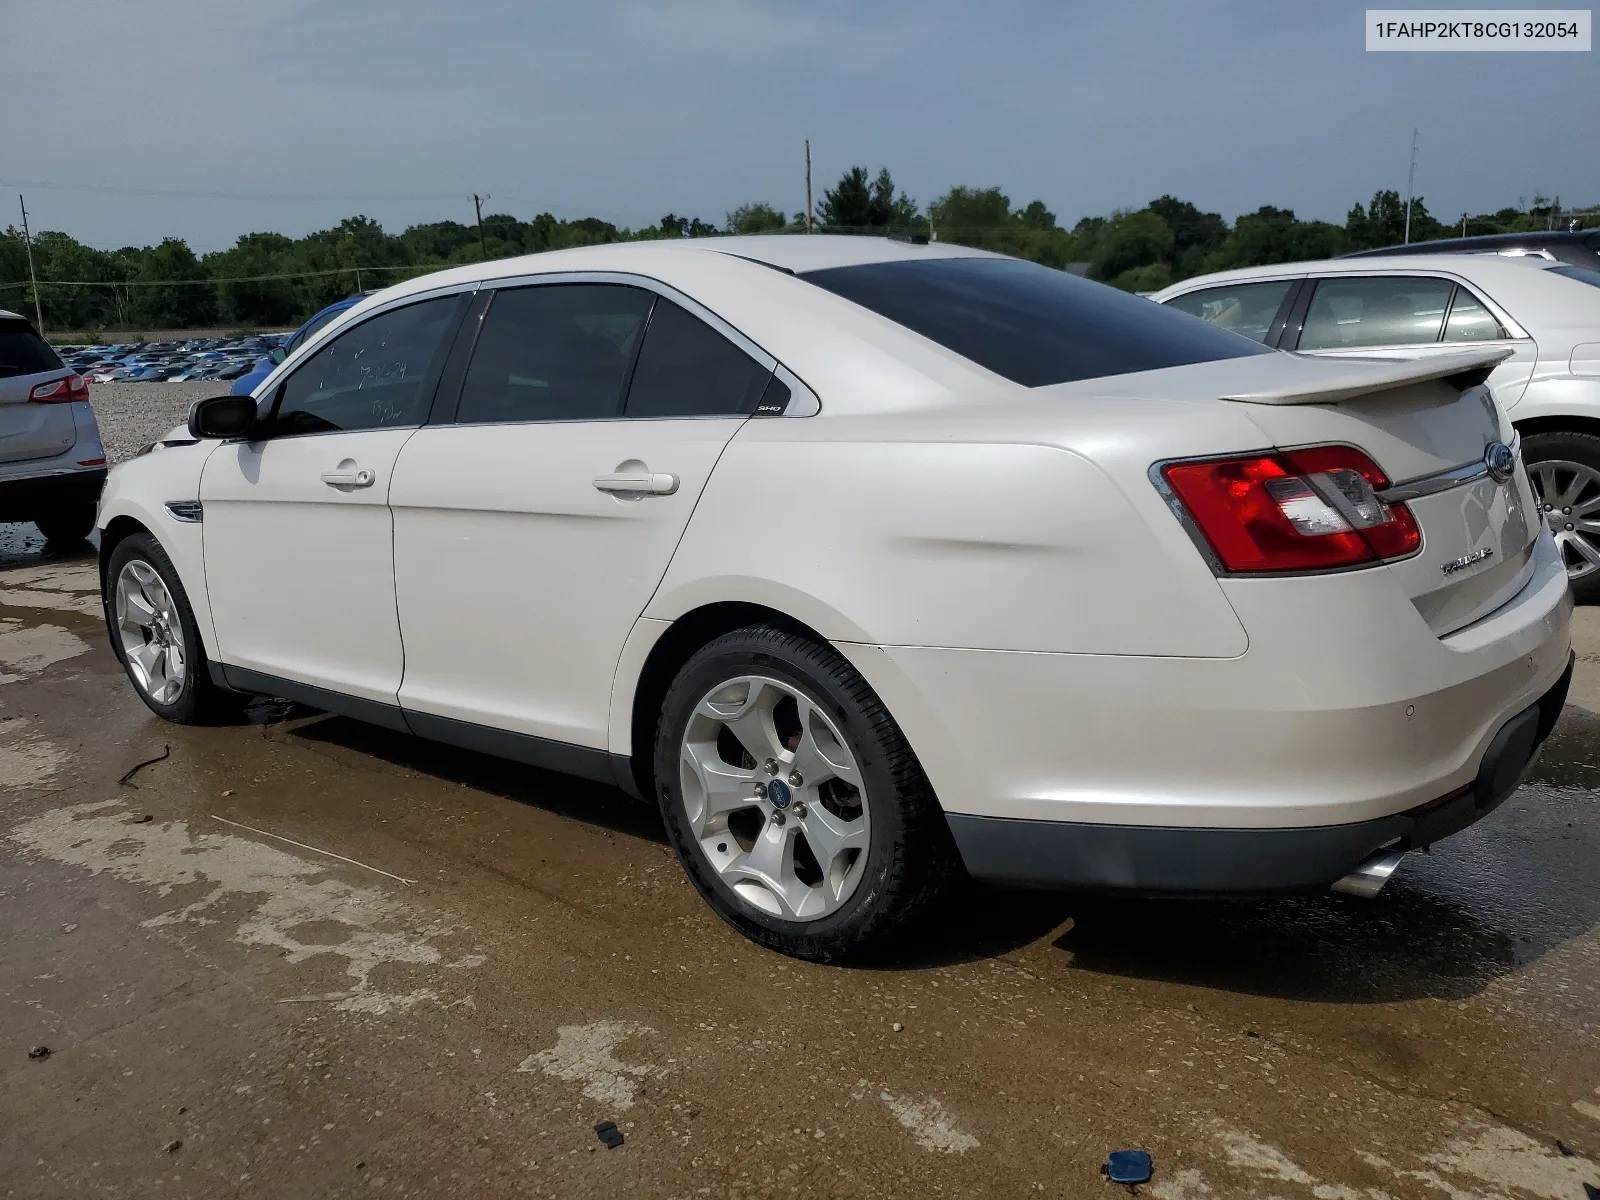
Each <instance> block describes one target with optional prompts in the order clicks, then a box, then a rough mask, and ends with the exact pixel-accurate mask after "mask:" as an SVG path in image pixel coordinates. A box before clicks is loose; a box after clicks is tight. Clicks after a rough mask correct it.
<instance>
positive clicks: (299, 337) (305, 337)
mask: <svg viewBox="0 0 1600 1200" xmlns="http://www.w3.org/2000/svg"><path fill="white" fill-rule="evenodd" d="M347 311H349V310H348V309H343V308H340V309H336V310H334V311H333V312H330V313H323V314H322V315H321V316H317V317H313V318H312V319H311V323H310V324H309V325H307V326H306V327H305V328H304V329H302V330H301V331H300V332H299V333H297V334H295V335H294V337H292V338H290V339H289V344H288V346H286V347H285V349H286V350H287V351H288V352H289V353H290V354H293V353H294V352H295V351H296V350H298V349H300V347H301V346H304V345H305V344H306V343H307V342H309V341H310V340H311V339H312V338H313V337H315V336H316V335H317V331H318V330H320V329H322V328H323V327H324V326H326V325H327V324H328V322H329V321H331V320H333V319H334V318H335V317H338V316H343V315H344V313H346V312H347Z"/></svg>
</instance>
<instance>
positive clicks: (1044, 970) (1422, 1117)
mask: <svg viewBox="0 0 1600 1200" xmlns="http://www.w3.org/2000/svg"><path fill="white" fill-rule="evenodd" d="M30 533H31V527H30V526H21V527H16V526H7V527H0V912H3V914H4V922H5V924H4V931H5V933H4V937H3V938H0V1195H4V1196H19V1197H21V1196H28V1197H34V1196H48V1197H56V1196H80V1195H98V1196H116V1197H121V1196H157V1195H159V1196H162V1197H185V1196H194V1197H214V1196H223V1195H230V1196H231V1195H240V1196H313V1195H315V1196H325V1195H326V1196H356V1195H361V1196H368V1195H382V1196H430V1197H431V1196H467V1195H471V1196H500V1195H505V1196H560V1197H568V1196H602V1197H609V1196H620V1195H634V1196H675V1197H695V1196H714V1197H719V1196H728V1197H734V1196H737V1197H755V1196H787V1195H816V1196H972V1195H984V1196H990V1195H992V1196H1027V1195H1046V1196H1095V1197H1109V1196H1111V1195H1114V1194H1117V1189H1115V1188H1114V1186H1113V1185H1110V1184H1107V1183H1105V1182H1103V1181H1102V1180H1101V1179H1100V1177H1099V1176H1098V1175H1097V1174H1096V1167H1097V1165H1098V1164H1099V1163H1100V1162H1101V1161H1102V1160H1103V1158H1104V1156H1105V1154H1106V1152H1107V1151H1109V1150H1113V1149H1118V1148H1124V1147H1139V1148H1143V1149H1147V1150H1149V1151H1150V1152H1151V1153H1152V1155H1153V1156H1154V1159H1155V1164H1156V1173H1155V1177H1154V1180H1153V1181H1152V1183H1151V1184H1150V1185H1148V1186H1146V1187H1144V1188H1142V1189H1140V1190H1141V1193H1143V1194H1149V1195H1151V1196H1155V1197H1159V1198H1161V1200H1204V1198H1208V1197H1234V1196H1240V1197H1260V1198H1263V1200H1264V1198H1266V1197H1285V1198H1288V1200H1299V1198H1306V1197H1315V1198H1317V1200H1383V1198H1385V1197H1393V1198H1396V1200H1399V1198H1401V1197H1434V1198H1437V1197H1447V1198H1449V1200H1477V1198H1480V1197H1551V1198H1554V1197H1563V1198H1567V1197H1570V1198H1572V1200H1584V1197H1585V1184H1586V1183H1587V1184H1593V1185H1600V1166H1597V1165H1596V1164H1597V1161H1600V1036H1597V1033H1600V931H1597V928H1596V927H1597V925H1600V832H1597V822H1596V796H1597V794H1600V793H1597V792H1596V791H1595V790H1593V789H1595V788H1597V787H1600V610H1580V613H1579V623H1578V629H1577V641H1578V646H1577V648H1578V651H1579V657H1580V661H1579V667H1578V674H1577V676H1576V680H1575V683H1574V687H1573V693H1572V699H1571V703H1570V705H1569V708H1568V711H1567V713H1566V715H1565V717H1564V718H1563V721H1562V724H1561V725H1560V727H1559V728H1558V730H1557V732H1556V734H1555V736H1554V738H1553V739H1552V741H1551V743H1550V744H1549V746H1548V747H1547V749H1546V753H1545V758H1544V761H1543V762H1542V763H1541V764H1540V765H1539V767H1538V768H1537V769H1536V771H1535V774H1534V776H1533V778H1532V779H1531V780H1530V782H1528V783H1527V784H1526V785H1525V786H1524V787H1523V788H1522V790H1521V791H1520V792H1519V793H1518V795H1517V796H1515V797H1514V798H1513V799H1512V800H1511V801H1509V802H1508V803H1507V804H1506V805H1505V806H1504V807H1502V808H1501V809H1500V810H1499V811H1498V812H1496V813H1495V814H1494V815H1493V816H1491V817H1490V818H1489V819H1488V820H1487V821H1486V822H1484V823H1483V824H1481V825H1479V826H1478V827H1476V828H1474V829H1472V830H1469V831H1467V832H1466V833H1464V834H1462V835H1460V836H1459V837H1457V838H1454V839H1451V840H1450V841H1449V842H1447V843H1443V844H1441V845H1440V846H1439V847H1437V848H1436V849H1435V851H1434V852H1433V853H1432V854H1431V855H1426V856H1424V855H1414V856H1411V858H1409V859H1408V860H1407V862H1406V864H1405V865H1404V867H1402V869H1401V873H1400V876H1399V878H1398V881H1397V882H1396V883H1394V884H1392V885H1391V886H1390V888H1389V889H1388V890H1387V891H1386V892H1385V893H1384V894H1383V895H1382V896H1381V897H1380V898H1379V899H1377V900H1376V901H1368V902H1364V901H1359V900H1354V899H1349V898H1344V897H1336V896H1331V895H1330V896H1325V897H1322V896H1319V897H1300V898H1289V899H1279V900H1271V901H1255V902H1248V903H1246V902H1230V903H1223V902H1185V903H1177V902H1141V901H1130V900H1115V899H1107V898H1094V897H1082V896H1050V895H1028V894H1020V895H1019V894H1005V893H994V892H987V891H980V890H976V889H969V890H968V891H966V892H965V893H964V894H963V895H962V896H961V897H959V899H958V900H957V902H955V903H954V904H953V905H952V906H951V908H950V910H949V911H948V912H947V913H946V914H944V916H943V918H942V919H941V921H940V922H939V923H938V924H937V927H936V928H934V929H933V930H931V931H930V932H929V933H928V934H927V935H926V936H924V937H923V938H921V939H920V940H919V941H918V942H917V943H916V944H914V945H912V946H910V947H908V948H907V950H906V951H905V954H904V956H903V957H902V958H901V959H900V960H899V961H897V962H895V963H892V964H886V965H882V966H878V967H875V968H872V969H860V968H857V969H840V968H827V967H813V966H809V965H805V964H801V963H796V962H792V961H789V960H787V959H784V958H781V957H778V956H776V955H772V954H769V953H766V952H764V951H761V950H758V949H756V948H755V947H753V946H751V945H749V944H748V943H746V942H744V941H743V940H742V939H741V938H740V937H738V936H737V935H736V934H735V933H733V932H732V931H731V930H729V929H728V928H726V927H725V926H723V925H722V924H721V923H720V922H719V921H717V919H716V918H715V917H714V916H712V914H711V913H710V911H709V910H708V909H706V908H705V907H704V905H702V904H701V902H700V900H699V898H698V897H697V896H696V895H695V894H694V892H693V890H692V889H691V888H690V886H689V885H688V883H687V882H686V881H685V880H684V879H683V877H682V874H681V872H680V871H679V869H678V867H677V864H676V863H675V862H674V861H673V859H672V857H671V855H670V853H669V852H668V850H667V848H666V846H665V843H664V839H663V835H662V832H661V828H660V824H659V821H658V820H657V819H656V817H655V816H654V814H653V813H652V812H651V811H649V810H648V809H646V808H644V807H643V806H640V805H638V804H637V803H635V802H632V801H629V800H628V799H626V798H625V797H623V796H622V795H621V794H620V793H617V792H613V791H609V790H605V789H601V788H598V787H595V786H592V785H589V784H586V783H582V782H575V781H572V780H568V779H565V778H562V777H559V776H555V775H549V774H544V773H540V772H534V771H531V770H528V769H525V768H521V767H516V766H511V765H506V764H501V763H498V762H496V761H494V760H491V759H487V758H483V757H481V756H477V755H473V754H470V753H467V752H463V751H457V750H452V749H446V748H440V747H435V746H431V745H428V744H425V743H421V742H418V741H414V740H411V739H407V738H403V737H401V736H399V735H394V734H390V733H388V732H385V731H381V730H374V729H369V728H366V727H363V726H360V725H358V724H355V723H353V722H350V721H347V720H343V719H339V718H331V717H325V716H320V715H317V714H313V713H309V712H307V711H305V710H300V709H285V708H275V707H273V706H270V705H260V706H257V708H256V709H255V710H253V712H252V723H249V724H244V725H238V726H232V727H225V728H207V729H184V728H177V727H173V726H167V725H164V724H162V723H160V722H158V721H157V720H156V719H155V718H154V717H152V716H151V715H150V714H149V712H148V711H147V710H146V709H145V708H144V707H143V706H142V705H141V704H140V703H139V702H138V700H137V699H135V697H134V694H133V692H132V690H131V688H130V687H129V686H128V685H127V684H126V683H125V681H124V680H123V678H122V676H121V674H120V672H119V670H118V669H117V667H116V664H115V661H114V659H113V658H112V655H111V653H110V650H109V648H108V647H107V646H106V642H105V636H104V632H103V628H102V627H101V624H100V621H99V617H98V601H97V597H96V591H95V589H96V574H95V568H94V564H93V561H92V559H91V558H89V557H86V556H79V557H71V558H66V559H62V558H51V557H48V556H46V555H44V554H43V552H42V550H41V548H40V547H39V546H38V544H37V539H30V538H29V537H28V536H27V535H28V534H30ZM1352 753H1359V748H1355V747H1353V748H1352ZM163 755H164V757H161V758H160V761H158V762H154V763H152V764H150V765H148V766H145V767H143V768H142V769H140V770H139V771H137V773H135V774H134V775H133V776H132V777H131V779H130V780H129V782H128V783H127V784H119V782H118V780H119V777H121V776H122V775H123V774H124V773H125V772H126V771H128V770H129V768H131V767H133V766H135V765H136V764H138V763H140V762H141V761H144V760H148V759H152V758H157V757H159V756H163ZM282 839H288V840H282ZM294 843H299V845H296V844H294ZM325 852H326V853H325ZM332 855H339V856H342V858H335V857H332ZM345 860H350V861H345ZM36 1045H43V1046H47V1047H49V1049H50V1053H49V1055H48V1056H47V1057H43V1058H38V1059H32V1058H30V1057H29V1053H28V1051H29V1048H30V1047H33V1046H36ZM608 1118H609V1119H612V1120H614V1121H616V1122H617V1124H618V1125H619V1126H620V1127H621V1129H622V1131H623V1133H624V1134H625V1136H626V1139H627V1140H626V1144H625V1145H623V1146H622V1147H621V1148H620V1149H616V1150H607V1149H606V1148H605V1147H604V1146H602V1145H601V1144H600V1142H599V1141H598V1139H597V1138H596V1136H595V1134H594V1132H593V1131H592V1128H591V1127H592V1126H593V1125H594V1123H595V1122H597V1121H600V1120H603V1119H608ZM1558 1140H1559V1142H1560V1143H1561V1144H1562V1145H1564V1146H1565V1148H1566V1149H1567V1150H1568V1151H1570V1153H1563V1152H1562V1150H1561V1149H1560V1148H1558V1144H1557V1143H1558Z"/></svg>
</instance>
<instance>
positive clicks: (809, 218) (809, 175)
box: [806, 138, 811, 233]
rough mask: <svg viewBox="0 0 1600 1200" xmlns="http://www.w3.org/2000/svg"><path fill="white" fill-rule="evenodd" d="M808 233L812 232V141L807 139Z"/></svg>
mask: <svg viewBox="0 0 1600 1200" xmlns="http://www.w3.org/2000/svg"><path fill="white" fill-rule="evenodd" d="M806 232H807V233H810V232H811V139H810V138H807V139H806Z"/></svg>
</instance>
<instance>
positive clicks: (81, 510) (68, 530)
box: [33, 504, 95, 545]
mask: <svg viewBox="0 0 1600 1200" xmlns="http://www.w3.org/2000/svg"><path fill="white" fill-rule="evenodd" d="M94 516H95V508H94V505H92V504H80V505H78V506H77V507H74V508H66V509H62V510H60V511H58V512H53V513H50V514H49V515H48V516H42V517H35V518H34V519H33V523H34V524H35V525H37V526H38V527H39V532H40V533H42V534H44V540H45V541H47V542H57V543H60V544H63V545H70V544H71V543H73V542H81V541H83V540H84V539H85V538H87V537H88V536H89V535H90V534H91V533H93V532H94Z"/></svg>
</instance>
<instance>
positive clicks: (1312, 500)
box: [1161, 446, 1422, 571]
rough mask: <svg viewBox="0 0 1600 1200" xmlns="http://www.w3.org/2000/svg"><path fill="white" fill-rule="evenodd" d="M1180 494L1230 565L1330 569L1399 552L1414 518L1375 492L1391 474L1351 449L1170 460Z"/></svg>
mask: <svg viewBox="0 0 1600 1200" xmlns="http://www.w3.org/2000/svg"><path fill="white" fill-rule="evenodd" d="M1161 476H1162V478H1163V479H1165V480H1166V481H1167V483H1168V485H1169V486H1171V488H1172V490H1173V491H1174V492H1175V493H1177V496H1178V498H1179V500H1181V501H1182V502H1183V506H1184V507H1185V508H1186V509H1187V510H1188V511H1189V515H1190V516H1191V517H1193V518H1194V522H1195V524H1196V525H1198V526H1199V527H1200V532H1201V533H1202V534H1204V535H1205V539H1206V541H1207V542H1209V543H1210V545H1211V548H1212V550H1214V551H1215V552H1216V555H1217V557H1218V558H1219V559H1220V560H1221V561H1222V565H1223V567H1224V568H1225V569H1226V570H1228V571H1327V570H1334V569H1337V568H1340V567H1358V566H1361V565H1363V564H1366V563H1373V562H1378V561H1380V560H1383V559H1390V558H1402V557H1404V556H1405V555H1407V554H1411V553H1413V552H1414V551H1415V550H1416V549H1417V547H1418V546H1420V545H1421V544H1422V532H1421V530H1419V529H1418V528H1417V522H1416V518H1414V517H1413V516H1412V515H1411V512H1410V510H1409V509H1407V508H1406V506H1405V505H1403V504H1385V503H1384V502H1383V501H1382V500H1379V499H1378V497H1377V492H1378V491H1379V490H1381V489H1382V488H1386V487H1388V486H1389V481H1388V479H1386V478H1385V477H1384V474H1383V472H1382V471H1380V470H1379V469H1378V466H1377V464H1376V463H1374V462H1373V461H1372V460H1371V459H1370V458H1368V457H1367V456H1366V455H1365V454H1363V453H1362V452H1361V451H1359V450H1357V449H1355V448H1354V447H1351V446H1315V447H1312V448H1310V449H1305V450H1285V451H1280V452H1278V453H1274V454H1257V455H1251V456H1249V457H1247V458H1226V459H1215V460H1212V461H1210V462H1183V463H1170V464H1169V465H1167V466H1165V467H1163V468H1162V470H1161Z"/></svg>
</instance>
